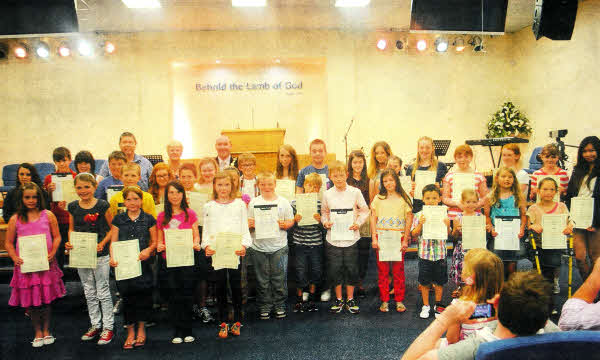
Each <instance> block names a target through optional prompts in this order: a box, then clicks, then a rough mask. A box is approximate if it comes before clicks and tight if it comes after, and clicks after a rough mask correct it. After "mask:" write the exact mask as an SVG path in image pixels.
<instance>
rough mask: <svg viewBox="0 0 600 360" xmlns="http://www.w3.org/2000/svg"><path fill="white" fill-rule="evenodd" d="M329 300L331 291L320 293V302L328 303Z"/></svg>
mask: <svg viewBox="0 0 600 360" xmlns="http://www.w3.org/2000/svg"><path fill="white" fill-rule="evenodd" d="M329 300H331V289H327V290H325V291H323V292H322V293H321V301H322V302H328V301H329Z"/></svg>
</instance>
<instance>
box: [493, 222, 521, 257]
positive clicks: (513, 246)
mask: <svg viewBox="0 0 600 360" xmlns="http://www.w3.org/2000/svg"><path fill="white" fill-rule="evenodd" d="M494 229H495V230H496V232H497V233H498V235H497V236H496V238H495V239H494V250H519V231H521V219H520V218H518V217H511V216H496V219H495V224H494Z"/></svg>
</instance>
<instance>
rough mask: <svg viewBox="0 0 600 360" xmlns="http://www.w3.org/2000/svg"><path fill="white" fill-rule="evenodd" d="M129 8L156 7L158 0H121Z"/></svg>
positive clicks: (157, 6) (158, 5) (158, 4)
mask: <svg viewBox="0 0 600 360" xmlns="http://www.w3.org/2000/svg"><path fill="white" fill-rule="evenodd" d="M122 1H123V4H125V6H127V7H128V8H130V9H156V8H159V7H160V2H159V1H158V0H122Z"/></svg>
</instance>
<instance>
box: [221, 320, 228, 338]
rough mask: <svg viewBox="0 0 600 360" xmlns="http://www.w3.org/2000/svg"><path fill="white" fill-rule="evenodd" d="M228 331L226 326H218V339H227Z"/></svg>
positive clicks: (223, 324) (222, 324)
mask: <svg viewBox="0 0 600 360" xmlns="http://www.w3.org/2000/svg"><path fill="white" fill-rule="evenodd" d="M228 330H229V328H228V327H227V324H225V323H221V326H219V337H220V338H221V339H225V338H227V333H228Z"/></svg>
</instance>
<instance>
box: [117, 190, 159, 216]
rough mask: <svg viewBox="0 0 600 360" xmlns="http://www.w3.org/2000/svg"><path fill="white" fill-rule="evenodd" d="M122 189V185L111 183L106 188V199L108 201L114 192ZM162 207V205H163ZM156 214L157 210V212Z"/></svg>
mask: <svg viewBox="0 0 600 360" xmlns="http://www.w3.org/2000/svg"><path fill="white" fill-rule="evenodd" d="M122 190H123V185H112V186H109V187H108V188H106V201H110V199H112V197H113V196H115V194H116V193H118V192H119V191H122ZM163 207H164V205H163ZM157 214H158V212H157Z"/></svg>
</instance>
